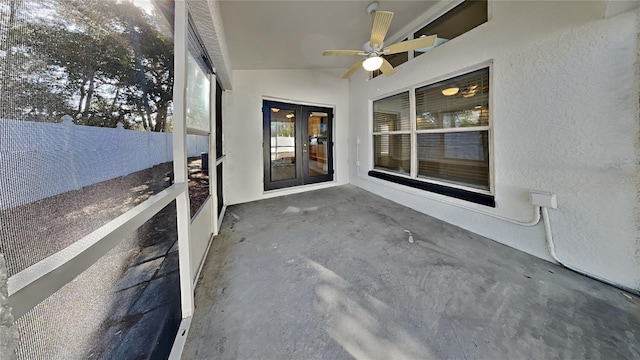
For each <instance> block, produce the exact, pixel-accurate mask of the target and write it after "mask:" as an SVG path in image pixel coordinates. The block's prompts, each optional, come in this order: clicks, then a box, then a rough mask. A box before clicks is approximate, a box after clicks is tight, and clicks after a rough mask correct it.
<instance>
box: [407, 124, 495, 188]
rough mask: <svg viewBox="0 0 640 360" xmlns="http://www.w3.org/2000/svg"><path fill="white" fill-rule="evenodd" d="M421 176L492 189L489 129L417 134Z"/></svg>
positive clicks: (419, 172) (419, 174) (419, 173)
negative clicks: (490, 183) (490, 184)
mask: <svg viewBox="0 0 640 360" xmlns="http://www.w3.org/2000/svg"><path fill="white" fill-rule="evenodd" d="M418 176H419V177H424V178H429V179H437V180H444V181H448V182H453V183H457V184H462V185H468V186H472V187H476V188H479V189H484V190H489V132H488V131H469V132H466V131H465V132H449V133H428V134H418Z"/></svg>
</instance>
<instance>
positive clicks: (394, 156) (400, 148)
mask: <svg viewBox="0 0 640 360" xmlns="http://www.w3.org/2000/svg"><path fill="white" fill-rule="evenodd" d="M373 151H374V155H375V160H374V168H376V169H383V170H389V171H394V172H398V173H402V174H409V173H411V135H409V134H396V135H374V136H373Z"/></svg>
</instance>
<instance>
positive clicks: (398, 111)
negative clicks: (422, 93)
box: [373, 91, 411, 132]
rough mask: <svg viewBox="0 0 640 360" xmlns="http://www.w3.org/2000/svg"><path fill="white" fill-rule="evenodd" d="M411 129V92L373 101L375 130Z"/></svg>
mask: <svg viewBox="0 0 640 360" xmlns="http://www.w3.org/2000/svg"><path fill="white" fill-rule="evenodd" d="M400 130H407V131H408V130H411V123H410V120H409V92H408V91H407V92H404V93H401V94H398V95H394V96H391V97H388V98H384V99H381V100H376V101H374V102H373V131H374V132H380V131H400Z"/></svg>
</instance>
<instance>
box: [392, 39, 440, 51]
mask: <svg viewBox="0 0 640 360" xmlns="http://www.w3.org/2000/svg"><path fill="white" fill-rule="evenodd" d="M437 38H438V36H437V35H429V36H427V37H423V38H418V39H414V40H409V41H403V42H399V43H397V44H393V45H389V46H387V47H385V48H384V54H385V55H391V54H397V53H402V52H407V51H411V50H415V49H422V48H424V47H429V46H433V45H434V44H435V43H436V39H437Z"/></svg>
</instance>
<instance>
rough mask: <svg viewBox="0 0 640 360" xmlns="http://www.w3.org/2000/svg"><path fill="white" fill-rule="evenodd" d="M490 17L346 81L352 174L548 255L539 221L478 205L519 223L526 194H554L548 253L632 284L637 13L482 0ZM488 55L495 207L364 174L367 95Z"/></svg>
mask: <svg viewBox="0 0 640 360" xmlns="http://www.w3.org/2000/svg"><path fill="white" fill-rule="evenodd" d="M490 14H491V18H490V20H489V21H488V22H487V23H485V24H483V25H480V26H479V27H477V28H475V29H473V30H471V31H470V32H468V33H466V34H464V35H462V36H460V37H458V38H456V39H454V40H453V41H450V42H448V43H446V44H444V45H442V46H440V47H438V48H436V49H434V50H431V51H429V52H428V53H426V54H425V55H423V56H420V57H419V58H416V59H414V60H411V61H409V62H408V63H405V64H403V65H401V66H399V67H398V68H397V73H396V74H395V75H393V76H392V77H389V78H387V77H384V76H380V77H377V78H375V79H372V80H366V78H365V76H364V75H363V72H360V73H359V74H357V75H356V76H355V77H354V78H352V80H351V81H350V86H349V109H350V116H349V118H350V123H349V169H350V181H351V183H353V184H355V185H358V186H360V187H362V188H365V189H367V190H370V191H372V192H374V193H376V194H379V195H381V196H384V197H386V198H389V199H392V200H394V201H396V202H399V203H401V204H404V205H406V206H409V207H412V208H414V209H416V210H418V211H421V212H423V213H426V214H429V215H432V216H434V217H437V218H439V219H442V220H444V221H447V222H449V223H453V224H455V225H458V226H460V227H463V228H465V229H468V230H470V231H473V232H476V233H478V234H481V235H484V236H486V237H489V238H491V239H494V240H496V241H498V242H501V243H504V244H506V245H509V246H512V247H514V248H517V249H520V250H522V251H525V252H528V253H531V254H533V255H536V256H539V257H541V258H544V259H547V260H550V257H549V255H548V253H547V251H546V248H545V237H544V230H543V226H542V223H539V224H538V225H536V226H532V227H526V226H520V225H516V224H513V223H511V222H508V221H504V220H500V219H497V218H495V217H492V216H488V215H487V214H491V215H495V216H500V217H504V218H508V219H511V220H513V221H520V222H529V221H531V220H532V219H534V208H533V206H532V205H531V203H530V201H529V191H530V190H539V191H547V192H552V193H555V194H557V197H558V204H559V207H558V209H557V210H550V211H549V212H550V220H551V226H552V232H553V236H554V240H555V242H556V249H557V250H556V251H557V254H558V256H559V257H560V258H561V259H562V260H563V261H564V262H566V263H568V264H570V265H573V266H575V267H577V268H579V269H582V270H584V271H587V272H589V273H591V274H594V275H597V276H599V277H602V278H604V279H607V280H610V281H612V282H614V283H616V284H619V285H622V286H625V287H629V288H633V289H640V245H639V242H640V239H639V233H640V225H639V223H640V220H639V219H640V211H639V189H640V184H639V176H638V174H639V165H638V164H639V158H640V156H639V154H640V144H639V139H640V136H639V134H640V124H639V123H640V121H639V114H640V111H639V102H638V99H639V94H640V76H639V62H638V59H639V57H638V51H639V50H638V49H639V47H638V43H639V42H638V34H639V23H640V22H639V18H640V16H639V13H638V11H629V12H625V13H623V14H620V15H617V16H614V17H611V18H606V19H605V18H604V15H605V4H604V3H600V2H590V1H586V2H574V1H571V2H566V1H562V2H546V1H542V2H541V1H493V2H490ZM489 61H491V62H492V70H491V102H490V111H491V113H490V118H491V122H492V126H493V143H492V146H493V172H494V182H495V199H496V203H497V206H496V208H495V209H493V208H488V207H484V206H480V205H475V204H471V203H468V202H465V201H461V200H456V199H452V198H447V197H444V196H440V195H437V194H433V193H428V192H424V191H419V190H415V189H409V188H406V187H402V186H400V185H396V184H391V183H388V182H384V181H381V180H377V179H373V178H370V177H369V176H367V175H366V174H367V171H368V170H370V169H371V168H372V136H371V133H370V128H371V126H370V122H371V121H372V120H371V118H370V109H369V108H370V106H371V100H372V99H377V98H379V97H381V96H385V95H391V94H394V93H398V92H400V91H403V90H406V89H408V88H409V87H411V86H414V85H424V84H427V83H429V82H431V81H433V80H435V79H442V78H443V77H445V76H448V75H455V74H458V73H460V72H464V70H465V69H468V68H470V67H474V66H476V65H478V64H481V63H483V62H489ZM358 139H359V140H360V144H359V145H358V144H357V140H358ZM357 161H359V162H360V167H358V166H357V165H356V162H357Z"/></svg>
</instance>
